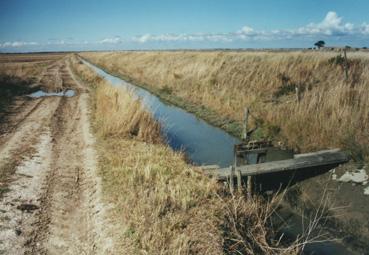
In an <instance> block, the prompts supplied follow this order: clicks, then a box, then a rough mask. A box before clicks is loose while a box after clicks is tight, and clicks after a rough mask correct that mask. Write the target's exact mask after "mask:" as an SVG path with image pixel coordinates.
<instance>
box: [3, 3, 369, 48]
mask: <svg viewBox="0 0 369 255" xmlns="http://www.w3.org/2000/svg"><path fill="white" fill-rule="evenodd" d="M321 39H322V40H325V41H326V43H327V44H328V45H352V46H355V47H363V46H369V1H368V0H355V1H353V0H350V1H346V0H335V1H333V0H305V1H302V0H279V1H276V0H274V1H272V0H269V1H267V0H258V1H256V0H253V1H247V0H234V1H231V0H228V1H226V0H197V1H195V0H182V1H179V0H163V1H160V0H156V1H154V0H152V1H149V0H135V1H133V0H121V1H118V0H110V1H99V0H79V1H78V0H74V1H73V0H64V1H61V0H59V1H52V0H0V51H3V52H21V51H50V50H118V49H175V48H279V47H298V48H300V47H311V46H312V45H313V44H314V42H315V41H317V40H321Z"/></svg>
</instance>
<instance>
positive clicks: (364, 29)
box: [360, 22, 369, 35]
mask: <svg viewBox="0 0 369 255" xmlns="http://www.w3.org/2000/svg"><path fill="white" fill-rule="evenodd" d="M360 30H361V33H362V34H364V35H369V24H367V23H365V22H364V23H363V24H361V28H360Z"/></svg>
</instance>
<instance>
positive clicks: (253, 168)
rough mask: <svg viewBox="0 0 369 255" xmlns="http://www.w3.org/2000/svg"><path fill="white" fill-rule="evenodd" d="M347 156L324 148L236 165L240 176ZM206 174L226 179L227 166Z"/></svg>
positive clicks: (333, 162) (334, 162) (331, 161)
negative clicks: (258, 162)
mask: <svg viewBox="0 0 369 255" xmlns="http://www.w3.org/2000/svg"><path fill="white" fill-rule="evenodd" d="M348 160H349V157H348V156H347V155H346V154H345V153H344V152H342V151H339V150H337V149H334V150H325V151H319V152H315V153H308V154H305V155H301V156H299V155H296V157H295V158H293V159H286V160H279V161H273V162H267V163H261V164H254V165H244V166H238V167H237V168H236V169H237V170H239V171H240V173H241V175H242V176H253V175H259V174H268V173H275V172H282V171H292V170H301V169H306V168H312V167H318V168H319V167H323V166H326V165H339V164H342V163H346V162H348ZM204 172H205V173H206V174H209V175H211V176H214V177H217V178H218V179H220V180H226V179H227V177H228V176H229V168H223V169H217V170H211V171H204Z"/></svg>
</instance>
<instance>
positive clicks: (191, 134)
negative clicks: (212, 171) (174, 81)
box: [83, 60, 240, 167]
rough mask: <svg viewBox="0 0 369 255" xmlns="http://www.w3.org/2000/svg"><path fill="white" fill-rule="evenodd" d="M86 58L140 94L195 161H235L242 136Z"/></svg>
mask: <svg viewBox="0 0 369 255" xmlns="http://www.w3.org/2000/svg"><path fill="white" fill-rule="evenodd" d="M83 62H84V63H85V64H86V65H88V66H89V67H91V68H92V69H93V70H94V71H95V72H96V73H97V74H99V75H100V76H102V77H103V78H104V79H106V80H107V81H109V82H110V83H111V84H113V86H123V87H125V88H127V89H129V90H131V91H132V92H133V94H134V95H136V96H138V97H139V98H140V99H141V101H142V103H143V104H144V105H145V106H146V108H147V109H148V110H149V111H150V112H151V113H152V115H153V116H154V118H155V119H156V120H157V121H159V123H160V124H161V127H162V132H163V136H164V137H165V138H166V139H167V142H168V144H169V146H170V147H171V148H173V149H174V150H183V151H184V152H185V154H186V155H187V157H188V158H189V159H190V160H191V161H192V162H193V163H194V164H196V165H218V166H220V167H227V166H230V165H231V164H232V162H233V146H234V145H235V144H237V143H239V142H240V141H239V139H237V138H235V137H233V136H231V135H229V134H227V133H226V132H224V131H223V130H221V129H219V128H216V127H214V126H211V125H209V124H208V123H206V122H205V121H203V120H201V119H198V118H196V116H195V115H193V114H191V113H188V112H186V111H184V110H182V109H181V108H178V107H176V106H173V105H168V104H165V103H163V102H162V101H161V100H160V99H159V98H158V97H156V96H155V95H153V94H151V93H150V92H148V91H147V90H144V89H142V88H140V87H138V86H135V85H133V84H131V83H128V82H126V81H124V80H122V79H120V78H118V77H115V76H112V75H110V74H108V73H106V72H105V71H103V70H101V69H100V68H98V67H96V66H94V65H92V64H90V63H89V62H87V61H85V60H83Z"/></svg>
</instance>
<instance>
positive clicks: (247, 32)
mask: <svg viewBox="0 0 369 255" xmlns="http://www.w3.org/2000/svg"><path fill="white" fill-rule="evenodd" d="M238 33H239V34H243V35H252V34H254V29H253V28H252V27H249V26H244V27H243V28H241V30H239V31H238Z"/></svg>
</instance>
